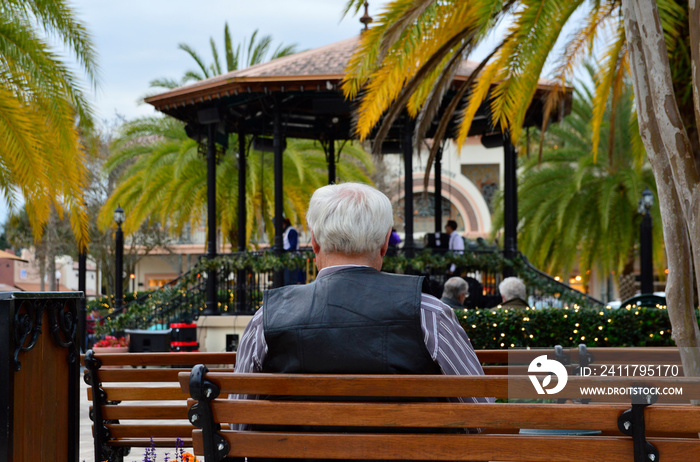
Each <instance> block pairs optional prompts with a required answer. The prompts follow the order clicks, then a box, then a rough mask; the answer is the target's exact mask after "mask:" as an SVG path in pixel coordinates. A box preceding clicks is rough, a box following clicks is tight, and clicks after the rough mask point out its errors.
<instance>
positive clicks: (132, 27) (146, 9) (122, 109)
mask: <svg viewBox="0 0 700 462" xmlns="http://www.w3.org/2000/svg"><path fill="white" fill-rule="evenodd" d="M370 3H371V4H370V8H369V11H370V15H375V16H377V15H378V14H379V11H380V8H381V6H382V5H384V4H386V3H387V1H386V0H382V1H379V0H375V1H372V2H370ZM69 4H70V5H71V7H72V8H73V10H74V12H75V14H76V17H77V19H78V20H79V21H81V22H82V23H83V24H84V25H85V27H86V28H87V30H88V31H89V32H90V34H91V36H92V39H93V43H94V46H95V49H96V51H97V55H98V57H99V58H98V64H99V79H98V80H99V86H98V88H97V90H95V91H93V89H92V88H91V87H90V86H89V85H88V83H87V82H84V84H83V90H84V92H85V93H86V94H87V95H88V98H89V100H90V101H91V102H92V104H93V106H94V110H95V115H96V120H97V121H98V122H99V123H101V124H102V125H103V126H107V127H114V126H115V124H116V121H117V120H118V117H117V115H119V116H121V117H125V118H126V119H127V120H128V119H133V118H136V117H140V116H149V115H155V114H158V113H157V111H155V109H153V107H152V106H150V105H147V104H143V103H140V102H139V100H140V99H142V98H143V97H144V96H145V95H146V94H148V93H153V92H154V90H153V89H151V88H149V83H150V82H151V81H152V80H154V79H156V78H173V79H177V80H179V79H180V78H181V77H182V76H183V74H184V73H185V72H186V71H187V70H190V69H195V68H196V64H195V62H194V60H192V58H191V57H190V56H189V55H188V54H187V53H185V52H184V51H182V50H179V49H178V45H179V44H180V43H186V44H188V45H190V46H191V47H192V48H194V49H195V50H196V51H197V52H198V53H199V55H200V56H201V57H202V58H203V59H204V60H205V62H206V63H207V64H208V63H210V62H211V61H212V60H213V59H212V54H211V46H210V44H209V40H210V38H212V37H213V38H214V41H215V42H216V45H217V48H218V49H219V52H220V54H221V53H223V40H224V24H225V23H226V22H228V25H229V30H230V32H231V39H232V42H233V43H234V45H235V44H238V43H240V42H243V41H244V40H245V41H247V40H248V39H249V38H250V36H251V35H252V34H253V32H254V31H255V30H256V29H257V30H259V32H258V37H260V36H262V35H271V36H272V38H273V45H272V49H273V50H274V49H275V48H276V47H277V45H279V44H284V45H291V44H296V45H297V50H299V51H303V50H307V49H311V48H316V47H319V46H323V45H327V44H330V43H334V42H337V41H340V40H344V39H346V38H349V37H352V36H354V35H357V34H358V33H359V32H360V30H361V29H362V24H361V23H360V22H359V18H360V16H362V13H363V12H362V11H361V12H360V13H359V14H357V15H355V16H352V15H348V16H347V17H345V18H343V17H342V16H343V10H344V9H345V8H344V7H345V4H346V1H345V0H295V1H291V0H198V1H192V0H117V1H106V0H70V3H69ZM56 51H57V52H58V53H59V54H62V55H63V56H64V58H65V60H66V61H67V62H69V63H74V60H73V59H72V57H70V56H69V54H68V53H67V52H66V51H65V50H64V49H63V48H62V47H59V48H57V50H56ZM221 58H222V59H223V56H221ZM222 64H223V62H222ZM73 69H74V71H76V72H78V70H79V69H78V68H77V66H76V65H73ZM78 75H79V76H80V77H83V76H82V75H80V74H79V73H78ZM20 206H21V205H20ZM7 214H8V210H7V206H6V204H5V202H4V200H3V199H2V198H0V223H3V222H4V221H5V220H6V218H7Z"/></svg>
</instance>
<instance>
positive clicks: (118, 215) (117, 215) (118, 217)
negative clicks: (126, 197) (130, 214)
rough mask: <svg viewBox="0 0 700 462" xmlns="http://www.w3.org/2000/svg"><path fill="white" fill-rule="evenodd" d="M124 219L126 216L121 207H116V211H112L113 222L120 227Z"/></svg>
mask: <svg viewBox="0 0 700 462" xmlns="http://www.w3.org/2000/svg"><path fill="white" fill-rule="evenodd" d="M125 219H126V215H125V214H124V209H123V208H122V207H121V205H119V206H117V208H116V210H115V211H114V222H115V223H116V224H118V225H121V224H122V223H124V220H125Z"/></svg>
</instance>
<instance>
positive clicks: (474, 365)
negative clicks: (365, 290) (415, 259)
mask: <svg viewBox="0 0 700 462" xmlns="http://www.w3.org/2000/svg"><path fill="white" fill-rule="evenodd" d="M349 266H357V265H341V266H331V267H327V268H323V269H322V270H321V271H319V272H318V275H317V278H322V277H324V276H326V275H328V274H331V273H333V272H335V271H337V270H340V269H343V268H348V267H349ZM262 311H263V309H262V308H261V309H259V310H258V312H257V313H255V316H253V319H251V321H250V323H249V324H248V326H247V327H246V329H245V331H244V332H243V338H242V339H241V342H240V344H239V346H238V353H237V356H236V372H239V373H247V372H261V371H262V366H263V362H264V361H265V357H266V355H267V343H266V342H265V333H264V331H263V314H262ZM421 328H422V329H423V341H424V342H425V346H426V348H427V349H428V352H429V353H430V356H431V357H432V358H433V361H435V362H436V363H437V364H438V365H439V366H440V369H441V370H442V373H443V374H445V375H484V370H483V369H482V368H481V364H480V363H479V359H478V358H477V357H476V353H475V352H474V348H472V344H471V342H470V341H469V337H467V333H466V332H465V331H464V329H463V328H462V326H461V325H460V324H459V321H458V320H457V317H456V316H455V314H454V311H453V310H452V308H450V307H449V306H447V305H445V304H444V303H442V302H441V301H440V300H438V299H437V298H435V297H433V296H432V295H428V294H421ZM458 400H459V401H462V402H467V403H472V402H474V403H488V402H493V398H469V397H465V398H458Z"/></svg>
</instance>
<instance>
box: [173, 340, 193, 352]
mask: <svg viewBox="0 0 700 462" xmlns="http://www.w3.org/2000/svg"><path fill="white" fill-rule="evenodd" d="M170 351H199V342H170Z"/></svg>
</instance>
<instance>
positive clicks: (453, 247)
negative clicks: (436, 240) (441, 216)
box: [445, 220, 464, 274]
mask: <svg viewBox="0 0 700 462" xmlns="http://www.w3.org/2000/svg"><path fill="white" fill-rule="evenodd" d="M445 231H447V234H449V235H450V246H449V250H450V252H454V253H455V254H461V253H464V239H462V235H461V234H459V233H458V232H457V222H456V221H454V220H447V224H446V225H445ZM456 269H457V267H456V266H455V265H454V264H452V265H450V274H453V273H454V272H455V270H456Z"/></svg>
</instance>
